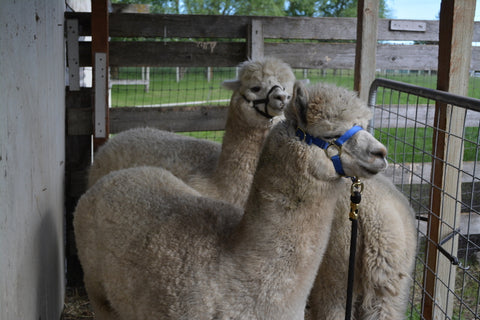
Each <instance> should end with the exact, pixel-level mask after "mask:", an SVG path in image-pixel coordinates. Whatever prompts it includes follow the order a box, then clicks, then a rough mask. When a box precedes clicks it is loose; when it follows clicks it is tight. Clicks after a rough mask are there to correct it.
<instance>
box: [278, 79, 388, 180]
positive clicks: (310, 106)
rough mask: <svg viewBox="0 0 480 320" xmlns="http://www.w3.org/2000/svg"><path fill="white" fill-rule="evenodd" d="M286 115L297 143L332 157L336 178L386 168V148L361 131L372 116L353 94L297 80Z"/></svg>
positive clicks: (328, 85) (371, 172) (342, 89)
mask: <svg viewBox="0 0 480 320" xmlns="http://www.w3.org/2000/svg"><path fill="white" fill-rule="evenodd" d="M285 116H286V118H287V119H288V120H289V121H292V122H293V125H294V126H295V127H297V128H299V129H298V131H297V136H298V137H299V140H303V141H304V142H306V143H307V144H313V145H312V147H318V146H320V148H322V149H324V152H323V153H324V156H325V157H328V158H330V159H331V160H332V157H333V160H332V163H331V164H329V167H330V168H331V170H332V172H335V171H336V174H337V175H346V176H356V177H369V176H371V175H374V174H376V173H378V172H380V171H382V170H384V169H385V168H386V166H387V162H386V158H385V157H386V155H387V150H386V148H385V146H384V145H383V144H381V143H380V142H379V141H378V140H377V139H375V138H374V137H373V136H372V135H371V134H370V133H369V132H368V131H366V130H362V129H366V128H367V126H368V122H369V120H370V119H371V117H372V114H371V111H370V109H369V108H368V107H367V105H366V104H365V103H363V102H362V101H361V100H360V99H359V98H358V97H357V94H356V93H355V92H353V91H350V90H347V89H344V88H340V87H336V86H334V85H330V84H324V83H320V84H316V85H312V86H310V87H305V86H304V85H303V84H302V83H301V82H298V81H297V83H296V85H295V89H294V95H293V98H292V101H291V103H290V106H289V108H288V109H287V111H286V112H285ZM351 128H355V129H354V130H352V131H349V130H350V129H351ZM347 132H348V133H351V136H350V137H349V138H347V136H345V135H344V134H345V133H347ZM348 133H347V135H348ZM343 140H345V141H344V142H343ZM342 143H343V144H342ZM335 158H336V159H335ZM335 160H337V161H335ZM339 163H340V164H339ZM337 165H339V166H340V167H341V169H343V172H341V174H339V172H340V171H341V170H340V171H339V170H336V169H337ZM322 170H324V168H322Z"/></svg>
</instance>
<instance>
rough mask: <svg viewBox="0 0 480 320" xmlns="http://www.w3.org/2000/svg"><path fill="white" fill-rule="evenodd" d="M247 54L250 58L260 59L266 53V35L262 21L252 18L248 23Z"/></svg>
mask: <svg viewBox="0 0 480 320" xmlns="http://www.w3.org/2000/svg"><path fill="white" fill-rule="evenodd" d="M247 44H248V45H247V49H248V53H247V56H248V58H249V59H252V60H258V59H260V58H263V55H264V51H265V50H264V45H263V44H264V36H263V25H262V21H260V20H258V19H252V21H251V22H250V23H249V25H248V35H247Z"/></svg>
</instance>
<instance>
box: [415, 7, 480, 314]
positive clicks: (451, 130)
mask: <svg viewBox="0 0 480 320" xmlns="http://www.w3.org/2000/svg"><path fill="white" fill-rule="evenodd" d="M475 2H476V1H475V0H443V1H442V4H441V10H440V42H439V53H438V80H437V89H439V90H444V91H448V92H451V93H455V94H459V95H466V94H467V90H468V77H469V70H470V59H471V51H472V38H473V25H474V23H473V19H474V13H475V4H476V3H475ZM464 119H465V110H462V109H460V108H457V107H455V106H453V105H447V104H443V103H437V104H436V106H435V128H434V135H433V154H434V159H433V161H432V181H431V182H432V188H431V193H430V210H431V214H430V215H429V219H428V227H427V240H428V241H427V252H426V254H427V257H426V259H427V265H426V267H425V271H424V272H425V276H424V288H425V293H424V295H423V307H422V314H423V317H424V319H447V318H448V319H450V318H451V317H452V313H453V300H454V296H453V292H454V290H455V273H456V269H455V268H456V267H455V266H453V265H452V264H451V262H450V261H449V260H448V259H447V258H446V257H445V256H443V255H442V254H440V253H439V251H438V248H437V246H438V245H439V244H440V243H441V241H442V239H444V238H445V237H447V236H448V235H449V234H450V233H452V232H453V231H454V230H453V228H454V227H455V216H456V214H459V213H460V210H461V208H460V203H459V202H457V201H456V200H455V199H456V195H460V194H462V193H461V183H460V181H461V180H460V179H459V178H458V175H459V174H461V173H460V172H459V169H457V167H458V166H459V165H460V164H461V163H462V158H463V145H462V142H461V139H459V138H455V137H456V136H457V137H462V133H463V123H464ZM460 169H461V168H460ZM442 247H443V248H445V249H446V250H447V251H449V252H452V253H453V254H456V252H457V248H458V236H457V237H452V238H451V239H450V240H448V241H447V242H445V243H443V244H442Z"/></svg>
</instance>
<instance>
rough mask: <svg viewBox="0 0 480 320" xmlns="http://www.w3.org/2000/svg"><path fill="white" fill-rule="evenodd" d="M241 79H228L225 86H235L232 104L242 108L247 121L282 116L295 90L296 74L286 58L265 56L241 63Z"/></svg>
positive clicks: (232, 88) (229, 87)
mask: <svg viewBox="0 0 480 320" xmlns="http://www.w3.org/2000/svg"><path fill="white" fill-rule="evenodd" d="M239 68H240V70H239V73H238V79H237V80H227V81H224V82H223V86H224V87H226V88H227V89H230V90H233V91H234V95H233V96H232V102H234V103H231V105H230V108H232V107H236V108H239V109H240V110H239V112H240V113H242V114H244V115H245V119H244V120H245V121H248V122H253V123H256V122H257V121H265V120H268V121H270V119H271V118H273V117H277V116H282V115H283V112H284V110H285V108H286V106H287V105H288V103H289V101H290V99H291V95H292V92H293V85H294V82H295V75H294V74H293V71H292V69H291V68H290V66H289V65H287V64H286V63H285V62H283V61H281V60H279V59H277V58H273V57H265V58H263V59H259V60H248V61H245V62H243V63H241V64H240V65H239Z"/></svg>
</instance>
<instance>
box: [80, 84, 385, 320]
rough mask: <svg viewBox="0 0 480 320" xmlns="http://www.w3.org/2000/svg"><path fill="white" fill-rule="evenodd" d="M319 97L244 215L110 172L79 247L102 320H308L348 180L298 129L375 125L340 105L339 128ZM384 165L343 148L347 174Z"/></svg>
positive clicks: (270, 154) (281, 144) (299, 111)
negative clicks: (308, 303)
mask: <svg viewBox="0 0 480 320" xmlns="http://www.w3.org/2000/svg"><path fill="white" fill-rule="evenodd" d="M313 94H314V95H313V96H311V95H309V94H308V93H307V91H304V89H303V88H302V86H299V87H298V88H297V90H296V91H295V96H296V97H295V99H294V101H295V102H294V103H291V104H290V107H289V108H288V109H287V111H286V121H284V122H281V123H279V124H278V125H277V126H275V127H274V128H273V129H272V131H271V133H270V135H269V136H268V138H267V140H266V142H265V145H264V148H263V150H262V152H261V155H260V159H259V161H258V166H257V170H256V172H255V176H254V179H253V182H252V188H251V192H250V194H249V197H248V201H247V203H246V206H245V211H242V210H240V209H238V207H236V206H233V205H231V204H227V203H226V202H224V201H219V200H215V199H212V198H208V197H204V196H200V195H198V193H197V192H196V191H195V190H194V189H191V188H190V187H189V186H187V185H186V184H184V183H183V182H182V181H181V180H179V179H178V178H176V177H175V176H173V175H172V174H171V173H170V172H168V171H166V170H164V169H162V168H158V167H156V168H155V167H137V168H129V169H123V170H119V171H116V172H113V173H111V174H109V175H107V176H105V177H103V178H102V179H100V180H99V181H98V182H97V183H96V184H95V185H94V186H93V187H92V188H90V189H89V190H88V191H87V192H86V193H85V194H84V195H83V196H82V197H81V199H80V201H79V203H78V206H77V209H76V212H75V215H74V217H75V220H74V226H75V235H76V243H77V246H78V253H79V258H80V261H81V263H82V266H83V269H84V272H85V285H86V289H87V291H88V295H89V298H90V300H91V302H92V305H93V306H94V309H95V313H96V316H97V318H98V319H200V320H201V319H278V320H282V319H285V320H297V319H303V315H304V310H305V304H306V300H307V297H308V294H309V292H310V289H311V287H312V284H313V282H314V280H315V275H316V272H317V269H318V267H319V264H320V262H321V259H322V255H323V252H324V250H325V248H326V245H327V243H328V237H329V231H330V224H331V221H332V218H333V212H334V208H335V204H336V199H337V198H338V197H339V196H340V191H343V189H342V188H343V178H342V177H341V176H339V175H338V174H337V173H336V171H335V170H334V167H333V165H332V162H331V160H330V159H329V158H328V157H327V155H326V152H324V150H322V149H320V148H319V147H317V146H316V145H313V144H307V143H306V142H308V141H307V140H304V139H303V138H299V136H298V134H299V133H298V130H299V129H298V128H301V130H303V131H302V132H305V133H308V134H310V135H312V136H316V137H326V136H331V135H336V134H337V133H341V132H345V131H347V130H348V129H350V127H352V126H353V125H362V126H366V125H367V122H366V121H365V120H364V119H365V118H366V117H365V115H369V114H370V110H369V109H368V108H367V107H366V106H361V107H360V108H358V107H357V105H353V107H352V106H350V105H349V103H350V102H351V101H350V100H348V99H344V98H343V97H338V98H339V99H338V103H340V104H341V105H342V106H343V108H342V111H341V112H337V114H336V115H335V117H333V118H332V117H330V116H329V115H327V114H325V113H324V110H323V106H320V105H319V104H318V103H317V102H318V101H321V100H322V99H323V97H322V96H321V95H324V94H326V95H328V94H329V93H328V92H317V91H313ZM326 122H329V123H331V124H332V125H333V126H334V129H333V130H332V129H331V128H328V129H327V126H326V125H324V124H325V123H326ZM385 154H386V150H385V147H384V146H383V145H382V144H381V143H379V142H378V141H377V140H375V139H374V138H373V136H371V135H370V134H369V133H368V132H367V131H365V130H362V131H359V132H358V133H356V134H355V135H354V136H353V137H352V138H350V139H349V140H348V141H347V142H346V143H345V144H344V146H343V152H342V153H341V161H342V165H343V169H344V170H345V172H346V173H347V174H349V175H356V176H360V177H363V176H370V175H372V174H375V173H377V172H379V171H381V170H383V169H384V168H385V167H386V161H385V158H384V156H385ZM332 200H333V201H332Z"/></svg>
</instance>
